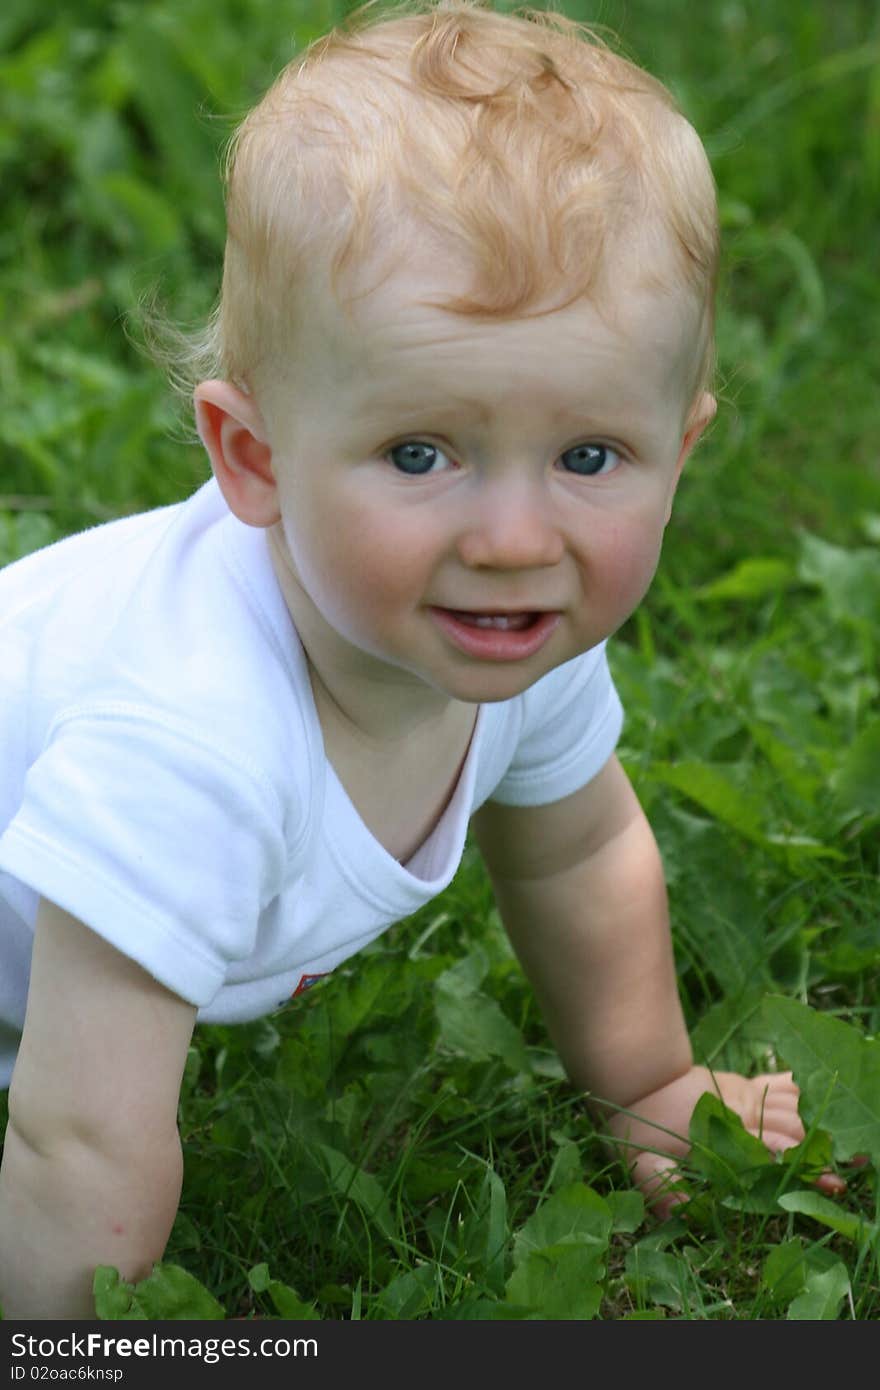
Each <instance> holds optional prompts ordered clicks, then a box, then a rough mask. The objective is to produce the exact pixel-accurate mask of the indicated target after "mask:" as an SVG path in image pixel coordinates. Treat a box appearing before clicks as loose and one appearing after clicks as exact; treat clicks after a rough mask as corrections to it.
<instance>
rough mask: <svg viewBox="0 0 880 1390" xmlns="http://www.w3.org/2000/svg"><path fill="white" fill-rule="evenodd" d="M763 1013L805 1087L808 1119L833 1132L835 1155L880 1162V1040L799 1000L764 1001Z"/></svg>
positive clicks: (804, 1111)
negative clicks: (868, 1158) (867, 1036)
mask: <svg viewBox="0 0 880 1390" xmlns="http://www.w3.org/2000/svg"><path fill="white" fill-rule="evenodd" d="M764 1018H765V1020H766V1025H767V1030H768V1033H769V1035H770V1036H771V1037H772V1039H773V1042H774V1044H775V1047H776V1050H777V1052H778V1053H779V1055H780V1056H781V1057H783V1058H784V1059H785V1062H786V1064H787V1065H788V1066H789V1067H791V1069H792V1071H793V1073H794V1078H795V1081H796V1082H797V1083H798V1085H799V1087H800V1089H801V1113H802V1115H803V1117H804V1121H805V1123H806V1124H807V1125H813V1124H815V1125H818V1126H819V1127H820V1128H822V1129H824V1130H827V1131H828V1132H829V1134H830V1135H831V1139H832V1143H833V1148H834V1156H835V1158H838V1159H843V1160H846V1159H849V1158H854V1157H855V1156H856V1154H868V1155H870V1157H871V1158H872V1160H873V1161H874V1163H875V1165H876V1164H880V1042H875V1041H873V1040H871V1039H869V1038H865V1037H863V1036H862V1034H861V1033H859V1032H858V1031H857V1030H856V1028H854V1027H853V1026H852V1025H851V1024H848V1023H843V1022H842V1021H841V1020H840V1019H837V1018H831V1017H830V1016H829V1015H828V1014H822V1013H818V1012H816V1011H815V1010H814V1009H810V1008H808V1007H807V1006H806V1005H805V1004H799V1003H797V1001H796V1000H794V999H783V998H776V997H774V998H770V999H767V1000H765V1002H764Z"/></svg>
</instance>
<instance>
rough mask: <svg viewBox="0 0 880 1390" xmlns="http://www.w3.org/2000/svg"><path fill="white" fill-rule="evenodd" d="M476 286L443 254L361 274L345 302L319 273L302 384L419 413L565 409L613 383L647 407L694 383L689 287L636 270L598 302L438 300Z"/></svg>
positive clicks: (299, 367)
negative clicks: (520, 305) (511, 314)
mask: <svg viewBox="0 0 880 1390" xmlns="http://www.w3.org/2000/svg"><path fill="white" fill-rule="evenodd" d="M470 289H471V284H470V282H469V281H468V280H467V279H466V277H465V276H463V274H462V273H461V270H460V269H459V268H458V267H457V266H456V265H455V263H454V262H453V261H451V260H450V259H448V258H444V257H443V256H442V254H440V255H438V256H432V257H430V258H429V257H420V258H419V259H418V260H417V261H414V262H411V263H409V264H408V265H407V266H406V267H403V268H396V269H392V270H391V271H390V272H389V273H387V274H384V275H380V276H378V277H377V276H376V275H372V276H369V277H368V276H366V275H361V276H360V277H359V281H358V283H356V284H355V286H354V290H355V293H354V296H353V297H352V298H351V299H350V300H347V301H346V302H341V301H340V300H339V299H338V298H337V296H336V295H335V294H334V293H333V291H332V290H331V289H330V287H329V284H327V283H326V281H325V283H324V284H323V285H322V284H321V281H320V278H318V279H316V280H315V281H314V282H313V285H312V288H311V290H310V292H309V294H308V303H307V304H304V305H303V306H302V307H303V309H304V310H305V320H304V331H303V333H302V334H301V335H300V350H299V351H298V352H297V353H296V359H297V360H296V364H295V368H294V370H295V372H296V376H297V379H298V382H299V384H300V386H305V387H306V388H307V389H308V390H309V392H310V394H311V393H312V392H315V391H322V392H324V393H326V392H327V389H328V387H329V388H330V389H331V390H332V391H333V392H336V393H344V399H345V408H346V410H348V411H351V412H358V413H360V414H361V415H364V416H369V415H371V414H375V415H377V416H378V415H382V414H383V413H384V412H385V411H386V410H387V409H389V408H395V409H397V410H398V411H399V412H401V413H402V412H404V411H406V410H407V409H411V410H412V411H413V413H416V412H418V411H419V410H421V409H422V408H423V407H424V406H425V405H431V404H433V403H435V402H436V403H441V402H442V403H444V404H454V405H456V406H461V407H463V408H466V409H468V410H470V411H471V412H472V413H473V414H475V415H480V414H481V413H482V414H487V415H488V414H491V413H492V411H494V410H495V409H496V407H501V406H503V405H505V404H510V403H514V402H515V403H518V404H519V405H520V406H522V407H523V408H524V409H525V408H529V407H531V406H535V405H538V404H540V406H541V408H542V410H544V411H545V412H547V411H549V412H551V413H552V412H553V410H554V409H556V410H558V412H559V413H560V414H564V413H565V411H566V410H567V409H568V408H570V407H571V404H572V401H573V399H576V400H581V399H582V398H583V397H584V396H587V397H590V398H594V397H595V398H597V399H600V398H602V397H603V396H604V395H607V393H609V392H613V393H614V394H615V396H616V397H617V403H618V405H620V406H625V405H626V404H627V402H628V401H631V402H632V403H633V405H635V404H636V403H637V402H638V403H639V404H640V406H641V408H643V409H644V408H645V407H646V406H650V404H651V403H652V402H653V403H656V404H657V405H658V406H659V405H660V404H661V403H662V404H665V405H668V403H669V399H670V397H671V396H675V397H679V396H681V395H682V393H683V391H684V389H685V384H686V383H688V384H690V383H691V381H692V377H693V370H694V363H695V357H696V344H697V340H698V337H699V319H700V314H699V310H698V307H697V305H696V303H695V301H694V300H693V297H692V296H691V295H690V294H689V293H688V292H687V291H685V290H684V289H674V290H670V289H660V288H657V287H656V285H655V286H652V287H649V286H648V285H646V284H640V283H639V277H638V276H637V275H636V274H631V275H629V276H627V275H622V276H620V277H619V279H618V280H617V282H616V283H612V284H611V285H609V286H608V287H607V289H606V290H605V292H604V293H602V295H601V298H600V299H598V300H597V301H595V302H594V301H587V300H583V299H582V300H579V301H576V302H575V303H573V304H570V305H567V306H565V307H562V308H550V309H549V310H548V311H547V312H544V313H542V314H539V315H536V316H533V317H529V318H519V319H512V320H497V319H490V318H483V317H480V318H477V317H471V316H465V315H461V314H456V313H453V312H450V311H449V310H447V309H444V308H442V307H439V306H440V305H441V304H442V303H443V302H445V301H447V300H448V299H450V298H451V297H452V296H454V295H460V294H465V293H468V292H469V291H470ZM300 394H301V392H300V391H297V395H300ZM337 399H339V397H337ZM686 404H689V402H687V403H686Z"/></svg>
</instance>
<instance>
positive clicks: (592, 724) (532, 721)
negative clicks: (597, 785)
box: [492, 642, 623, 806]
mask: <svg viewBox="0 0 880 1390" xmlns="http://www.w3.org/2000/svg"><path fill="white" fill-rule="evenodd" d="M523 702H524V704H523V720H522V728H521V731H520V737H519V740H518V743H517V747H516V752H515V753H514V756H513V759H512V761H511V763H510V764H509V766H508V768H507V772H506V773H505V775H504V778H503V779H502V781H501V782H500V783H499V784H498V786H497V787H496V788H495V791H494V792H493V793H492V800H493V801H500V802H502V803H504V804H505V805H508V806H538V805H542V804H545V803H547V802H550V801H559V800H560V799H561V798H562V797H564V796H570V795H571V793H572V792H575V791H577V790H578V789H579V788H580V787H583V786H585V785H586V783H587V782H589V781H591V780H592V779H593V778H594V777H595V776H596V774H597V773H598V772H600V771H601V770H602V768H603V767H604V766H605V763H606V762H607V761H608V759H609V758H610V757H611V754H612V753H613V752H614V749H615V747H616V746H617V740H618V739H619V737H620V731H621V728H622V725H623V709H622V707H621V703H620V699H619V697H618V694H617V691H616V689H615V687H614V682H613V681H612V679H611V672H610V671H609V669H608V661H607V658H606V655H605V644H604V642H603V643H602V644H601V646H599V647H594V648H592V649H591V650H590V651H588V652H585V653H584V655H583V656H580V657H576V658H575V660H574V661H568V662H566V663H565V665H564V666H559V667H557V668H556V670H555V671H551V672H550V673H549V675H547V676H544V677H543V678H542V679H541V680H539V681H537V682H536V684H535V685H533V686H532V687H531V689H530V690H528V691H526V693H525V695H524V696H523Z"/></svg>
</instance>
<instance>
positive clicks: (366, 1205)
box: [316, 1144, 396, 1240]
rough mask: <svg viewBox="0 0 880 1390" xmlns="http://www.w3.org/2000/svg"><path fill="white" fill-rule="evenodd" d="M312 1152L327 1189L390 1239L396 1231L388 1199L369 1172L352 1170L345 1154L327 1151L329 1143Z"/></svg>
mask: <svg viewBox="0 0 880 1390" xmlns="http://www.w3.org/2000/svg"><path fill="white" fill-rule="evenodd" d="M316 1149H317V1152H318V1153H319V1155H320V1158H321V1161H322V1164H323V1167H324V1171H325V1173H326V1175H327V1180H328V1183H329V1186H330V1190H331V1191H332V1192H335V1193H336V1194H337V1195H338V1196H340V1197H344V1198H346V1199H347V1200H351V1201H353V1202H356V1203H357V1205H358V1206H359V1207H360V1209H361V1210H362V1211H363V1212H364V1214H365V1215H366V1216H368V1217H369V1218H370V1219H371V1220H372V1221H374V1222H375V1224H376V1225H377V1226H378V1228H379V1230H380V1231H381V1232H382V1234H383V1236H385V1237H386V1239H388V1240H393V1239H394V1238H395V1236H396V1230H395V1225H394V1219H393V1217H392V1215H391V1209H390V1207H389V1205H388V1198H387V1196H386V1195H385V1193H384V1191H383V1190H382V1187H381V1185H380V1183H379V1182H378V1181H377V1179H376V1178H374V1177H373V1175H372V1173H365V1172H364V1171H363V1169H362V1168H357V1167H355V1165H354V1164H353V1163H352V1162H351V1160H350V1159H348V1158H346V1156H345V1154H342V1153H340V1152H339V1150H338V1149H333V1148H331V1147H330V1145H329V1144H318V1145H316Z"/></svg>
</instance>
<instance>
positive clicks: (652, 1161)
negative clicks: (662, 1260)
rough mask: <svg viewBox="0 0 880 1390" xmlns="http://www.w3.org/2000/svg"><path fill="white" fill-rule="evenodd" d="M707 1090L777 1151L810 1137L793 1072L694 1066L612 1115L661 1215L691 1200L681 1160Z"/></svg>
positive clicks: (829, 1177)
mask: <svg viewBox="0 0 880 1390" xmlns="http://www.w3.org/2000/svg"><path fill="white" fill-rule="evenodd" d="M706 1091H711V1092H712V1094H713V1095H716V1096H720V1098H721V1100H722V1101H723V1102H724V1104H725V1105H726V1106H728V1108H729V1109H731V1110H733V1111H735V1112H736V1114H737V1115H739V1117H740V1119H741V1120H742V1122H743V1124H744V1125H745V1127H746V1129H747V1130H748V1131H749V1133H750V1134H754V1135H755V1136H756V1137H757V1138H759V1139H762V1140H763V1142H764V1143H765V1144H766V1145H767V1148H768V1149H770V1150H771V1151H772V1152H774V1153H781V1152H782V1151H783V1150H784V1149H790V1148H792V1146H793V1145H795V1144H799V1143H800V1142H801V1140H802V1139H803V1137H804V1127H803V1124H802V1123H801V1118H800V1115H799V1114H798V1095H799V1091H798V1088H797V1086H796V1085H795V1084H794V1081H793V1080H792V1076H791V1072H779V1073H776V1074H771V1075H768V1076H753V1077H745V1076H739V1075H738V1074H737V1073H736V1072H710V1071H709V1069H708V1067H691V1069H690V1071H687V1072H685V1074H684V1076H680V1077H678V1078H677V1080H675V1081H671V1082H670V1083H669V1085H667V1086H662V1087H661V1088H660V1090H658V1091H653V1092H651V1094H650V1095H647V1096H644V1097H643V1098H642V1099H641V1100H638V1101H634V1102H633V1104H632V1105H631V1106H630V1107H629V1109H630V1110H631V1111H632V1112H633V1113H631V1114H626V1115H624V1114H616V1115H614V1116H612V1118H611V1119H610V1120H609V1121H608V1129H609V1130H610V1131H611V1133H612V1135H614V1137H615V1138H616V1139H619V1140H621V1141H622V1142H623V1143H624V1144H625V1146H626V1148H625V1158H626V1161H627V1163H628V1164H629V1165H630V1169H631V1172H632V1177H633V1181H634V1182H635V1184H636V1185H637V1186H638V1187H640V1188H641V1189H642V1191H643V1192H644V1194H645V1196H646V1198H647V1200H648V1202H649V1204H650V1206H651V1207H652V1209H653V1210H654V1212H656V1214H657V1215H658V1216H660V1217H661V1218H665V1217H667V1216H668V1215H669V1213H670V1211H671V1210H672V1208H673V1207H674V1206H676V1205H677V1204H678V1203H680V1202H684V1201H687V1198H686V1197H685V1196H684V1194H682V1193H680V1192H676V1191H675V1190H674V1186H673V1184H674V1182H675V1177H676V1169H677V1166H678V1161H679V1160H680V1159H682V1158H684V1157H685V1156H686V1155H687V1153H688V1150H689V1149H690V1144H689V1142H688V1137H687V1136H688V1128H689V1126H690V1121H691V1115H692V1114H693V1110H694V1106H695V1105H696V1103H697V1101H698V1100H699V1099H700V1096H702V1095H703V1094H704V1093H705V1092H706ZM816 1185H817V1186H818V1187H820V1188H821V1189H822V1191H824V1192H828V1193H832V1194H835V1193H840V1192H842V1191H844V1189H845V1188H846V1183H845V1182H844V1181H843V1179H842V1178H839V1177H837V1176H836V1175H835V1174H834V1173H824V1174H823V1175H822V1177H820V1178H819V1179H818V1181H817V1184H816Z"/></svg>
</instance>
